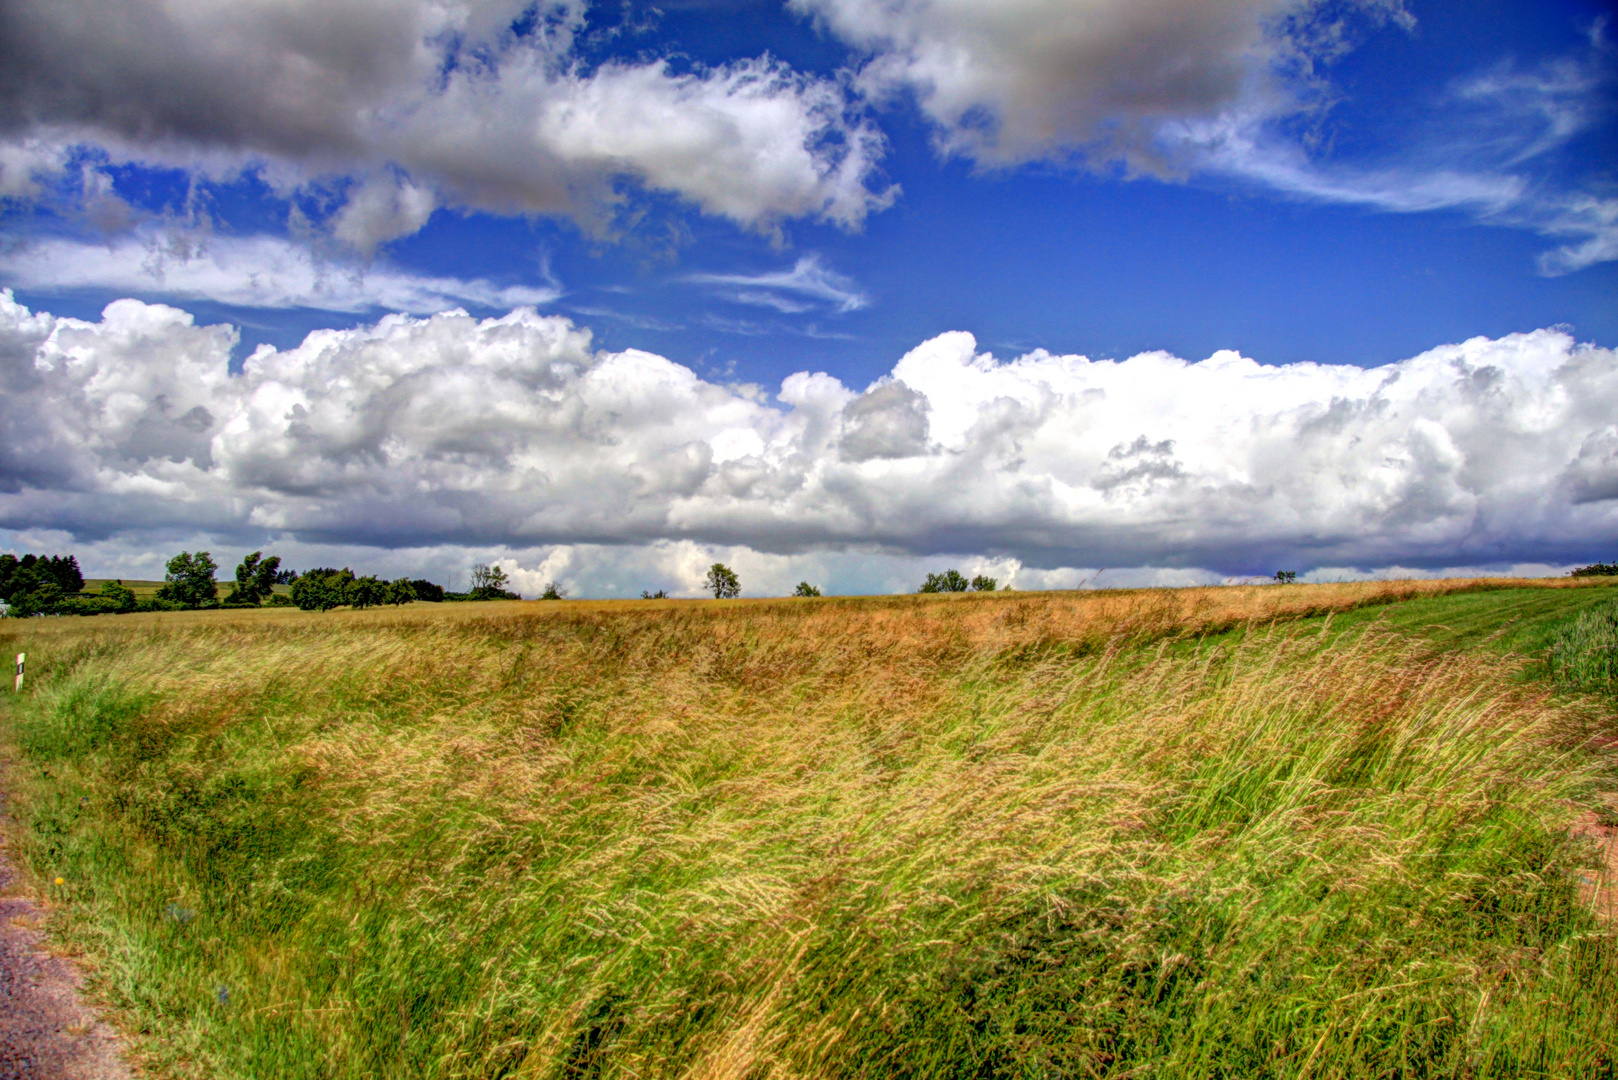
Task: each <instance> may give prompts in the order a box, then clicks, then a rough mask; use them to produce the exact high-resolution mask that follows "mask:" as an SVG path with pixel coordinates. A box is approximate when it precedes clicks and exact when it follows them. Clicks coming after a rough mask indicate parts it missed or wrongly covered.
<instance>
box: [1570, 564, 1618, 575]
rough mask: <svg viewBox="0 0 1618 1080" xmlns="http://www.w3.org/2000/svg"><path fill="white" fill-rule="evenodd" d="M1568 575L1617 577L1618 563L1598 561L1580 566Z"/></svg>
mask: <svg viewBox="0 0 1618 1080" xmlns="http://www.w3.org/2000/svg"><path fill="white" fill-rule="evenodd" d="M1568 576H1569V577H1618V563H1610V562H1598V563H1591V564H1590V565H1589V566H1581V567H1579V568H1578V569H1577V570H1574V571H1573V572H1572V573H1571V574H1569V575H1568Z"/></svg>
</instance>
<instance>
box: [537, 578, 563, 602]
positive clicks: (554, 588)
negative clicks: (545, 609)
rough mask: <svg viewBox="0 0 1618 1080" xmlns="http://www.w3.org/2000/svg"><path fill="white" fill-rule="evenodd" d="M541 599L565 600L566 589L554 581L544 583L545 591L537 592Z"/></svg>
mask: <svg viewBox="0 0 1618 1080" xmlns="http://www.w3.org/2000/svg"><path fill="white" fill-rule="evenodd" d="M539 598H540V599H541V600H566V599H567V591H566V590H565V589H563V588H562V587H561V586H560V585H558V584H556V582H554V581H547V582H546V583H545V591H544V592H542V593H540V594H539Z"/></svg>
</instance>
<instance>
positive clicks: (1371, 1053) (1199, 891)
mask: <svg viewBox="0 0 1618 1080" xmlns="http://www.w3.org/2000/svg"><path fill="white" fill-rule="evenodd" d="M1377 595H1378V594H1376V593H1375V592H1374V591H1370V590H1366V589H1359V590H1357V591H1356V590H1355V589H1352V588H1348V589H1339V590H1331V589H1319V588H1317V589H1313V590H1312V591H1311V590H1310V589H1306V588H1305V587H1297V588H1296V589H1265V590H1187V591H1183V592H1177V593H1163V592H1141V593H1134V594H1127V595H1124V594H1112V595H1102V596H1097V597H1089V598H1085V597H1072V596H1071V595H1069V596H1046V597H1040V596H1014V597H983V598H977V597H963V598H941V599H938V600H933V601H915V600H910V599H904V600H877V601H866V602H848V601H841V602H839V601H830V602H826V603H814V602H810V603H773V604H772V603H756V604H751V605H692V604H664V605H610V604H597V605H584V604H580V605H550V606H539V605H517V604H511V605H502V606H499V607H498V608H496V607H495V606H492V605H491V606H490V608H488V609H485V610H484V611H482V612H467V611H466V610H465V608H466V607H469V605H467V606H461V605H457V606H455V608H451V609H448V610H445V611H442V612H439V611H431V610H419V609H424V608H425V606H424V605H415V606H413V607H412V608H411V609H406V610H405V611H403V612H388V613H370V612H367V613H337V614H335V615H332V616H326V617H324V618H322V617H315V616H307V615H303V614H302V613H296V612H290V613H289V612H262V613H241V614H233V613H222V612H221V613H199V614H197V615H193V616H180V617H172V616H129V617H121V618H119V619H103V620H33V621H31V623H30V624H29V625H27V626H24V627H21V628H7V629H15V632H14V633H13V634H12V637H13V639H14V640H16V642H17V643H18V644H19V645H21V644H23V640H22V639H21V638H18V637H17V634H19V633H24V634H29V635H32V638H31V640H29V642H28V648H29V651H30V656H31V660H30V663H31V670H32V671H34V672H36V675H35V676H33V677H34V678H35V679H36V683H35V686H36V689H35V690H34V691H33V692H32V693H30V694H29V695H26V696H25V698H24V700H23V701H22V702H21V703H20V704H18V705H16V706H14V707H13V708H12V709H11V711H10V712H9V713H8V714H7V717H6V724H7V728H8V731H9V732H10V736H11V738H12V739H13V740H14V741H15V743H16V744H17V746H18V748H19V750H20V751H21V753H22V755H23V758H22V761H21V762H20V764H19V765H18V767H17V768H16V770H15V772H14V776H13V778H12V782H13V783H12V786H13V787H15V788H18V789H20V794H21V796H22V799H21V802H22V805H23V807H24V812H25V814H26V816H25V818H24V819H23V821H22V823H21V824H22V825H23V826H24V828H23V830H22V831H21V832H20V835H19V836H18V841H19V843H20V845H21V850H22V853H23V854H24V855H25V857H26V858H27V859H28V860H29V862H30V864H31V865H32V867H33V869H34V871H35V872H36V873H37V874H39V875H40V876H41V877H42V878H46V879H49V878H50V877H54V876H55V875H58V874H60V875H62V876H63V877H64V878H65V880H66V884H64V886H62V887H61V888H60V889H57V890H56V897H57V899H59V900H60V901H62V902H63V903H64V904H65V905H66V906H65V907H64V933H66V934H67V936H68V937H69V938H71V939H72V940H74V941H76V942H78V943H79V944H81V945H83V946H84V947H86V948H87V949H88V950H89V951H90V953H91V954H92V955H93V956H95V957H96V958H97V959H98V960H99V963H100V973H99V985H100V987H101V988H102V990H103V992H104V993H105V994H106V995H107V996H108V997H109V998H110V999H111V1000H113V1001H114V1002H115V1003H117V1004H118V1005H119V1006H120V1007H121V1008H123V1009H124V1010H126V1011H127V1013H128V1015H130V1016H131V1017H132V1018H133V1019H134V1021H135V1022H136V1023H139V1024H143V1025H149V1027H150V1029H151V1030H152V1031H153V1032H155V1033H156V1034H157V1035H158V1036H160V1038H158V1039H156V1040H154V1042H153V1044H152V1045H153V1046H154V1047H156V1048H157V1049H158V1051H159V1052H161V1050H162V1048H163V1047H165V1046H167V1047H170V1048H173V1053H174V1054H175V1058H174V1060H175V1061H179V1060H184V1059H187V1058H189V1059H192V1060H194V1061H196V1062H199V1063H200V1064H199V1065H198V1066H197V1072H198V1073H199V1074H200V1075H208V1076H254V1077H272V1076H275V1077H279V1076H300V1077H301V1076H308V1077H325V1076H333V1077H335V1076H344V1077H348V1076H353V1077H360V1076H367V1077H368V1076H398V1077H405V1076H478V1077H484V1076H503V1075H523V1076H558V1077H561V1076H586V1075H614V1076H616V1075H623V1076H629V1075H636V1076H711V1077H720V1076H733V1077H742V1076H762V1075H774V1076H792V1075H798V1076H888V1075H910V1076H940V1077H942V1076H951V1077H954V1076H963V1077H964V1076H998V1075H1004V1076H1029V1077H1033V1076H1050V1075H1089V1074H1097V1075H1100V1074H1109V1073H1110V1074H1122V1073H1124V1072H1127V1071H1129V1070H1132V1069H1138V1068H1150V1069H1152V1070H1154V1071H1155V1072H1156V1073H1157V1074H1158V1075H1170V1076H1207V1075H1218V1074H1223V1075H1231V1076H1237V1075H1240V1076H1247V1075H1304V1074H1312V1075H1323V1074H1331V1075H1344V1076H1348V1075H1364V1076H1370V1075H1387V1074H1388V1073H1389V1072H1402V1073H1404V1074H1406V1075H1415V1074H1433V1075H1455V1074H1460V1073H1466V1072H1468V1071H1473V1072H1477V1073H1479V1074H1490V1075H1575V1074H1594V1073H1598V1072H1601V1071H1603V1070H1605V1071H1608V1072H1610V1071H1611V1070H1612V1069H1613V1067H1614V1061H1615V1054H1618V1048H1615V1042H1614V1040H1615V1036H1614V1032H1615V1031H1618V942H1615V940H1614V938H1613V936H1612V935H1611V932H1610V931H1609V930H1605V929H1603V928H1602V927H1601V926H1600V925H1599V924H1598V923H1597V922H1596V921H1595V920H1594V919H1593V918H1592V917H1591V916H1590V914H1589V912H1588V911H1587V910H1585V909H1584V908H1583V907H1582V905H1581V904H1580V902H1579V900H1578V898H1577V895H1576V891H1575V889H1574V887H1573V885H1572V877H1571V875H1572V873H1573V872H1574V871H1575V870H1576V869H1577V868H1578V867H1579V866H1581V865H1584V862H1585V860H1587V855H1588V853H1587V852H1584V851H1581V850H1580V849H1579V847H1578V846H1577V845H1576V844H1575V843H1573V842H1571V841H1569V840H1568V838H1567V836H1566V833H1565V826H1566V822H1567V821H1568V820H1569V819H1570V818H1571V816H1572V814H1573V813H1574V812H1575V810H1576V809H1577V808H1578V807H1579V806H1582V805H1586V804H1588V803H1590V801H1591V800H1592V799H1593V798H1594V797H1595V795H1596V793H1597V792H1598V790H1599V789H1600V788H1601V787H1602V786H1603V785H1609V784H1610V782H1609V778H1608V777H1607V775H1606V773H1605V772H1604V771H1603V767H1602V766H1601V765H1600V763H1599V762H1598V761H1597V760H1596V759H1594V758H1593V757H1592V756H1590V755H1588V754H1584V753H1582V752H1579V751H1576V750H1571V749H1568V748H1570V747H1574V746H1577V745H1579V744H1581V743H1582V742H1583V740H1584V736H1585V735H1586V733H1587V732H1588V731H1589V730H1590V729H1591V728H1592V727H1593V726H1596V725H1600V724H1603V723H1609V722H1610V719H1611V716H1610V712H1607V713H1603V712H1602V711H1600V710H1599V709H1598V708H1597V707H1596V706H1594V705H1592V704H1589V703H1585V702H1581V701H1578V700H1566V701H1563V700H1555V699H1551V698H1549V697H1548V696H1547V695H1546V693H1545V692H1544V691H1543V690H1542V689H1541V688H1540V687H1539V686H1538V685H1534V684H1524V683H1522V682H1521V681H1520V680H1519V679H1518V678H1517V675H1518V672H1519V671H1520V670H1521V668H1520V665H1515V664H1509V663H1508V664H1502V663H1501V662H1500V660H1499V659H1498V658H1497V657H1498V653H1497V652H1496V651H1494V650H1493V649H1484V650H1479V649H1477V648H1473V647H1472V646H1474V645H1477V644H1479V643H1484V644H1492V645H1493V646H1495V647H1496V648H1498V647H1499V646H1500V645H1501V644H1502V643H1503V642H1505V641H1507V639H1508V637H1509V635H1507V636H1502V637H1495V638H1492V639H1491V637H1490V635H1491V634H1492V633H1493V630H1492V629H1491V627H1498V626H1499V625H1500V621H1501V619H1502V618H1505V617H1508V616H1511V615H1516V616H1519V617H1518V618H1517V620H1516V622H1514V623H1512V624H1511V625H1512V626H1514V627H1516V628H1517V629H1515V630H1513V631H1511V633H1512V634H1520V635H1523V636H1522V637H1521V639H1520V640H1521V641H1524V642H1528V641H1533V640H1538V638H1536V637H1535V635H1540V636H1543V634H1544V633H1548V632H1549V630H1548V627H1549V626H1551V625H1552V624H1553V623H1554V622H1556V621H1557V620H1560V619H1563V618H1565V617H1566V616H1567V615H1568V614H1569V613H1571V612H1573V611H1575V610H1576V609H1579V608H1582V607H1585V606H1588V605H1589V604H1590V603H1594V602H1597V601H1598V600H1606V599H1607V598H1609V597H1610V596H1611V595H1612V593H1611V592H1610V591H1609V590H1605V589H1603V590H1599V591H1587V590H1582V591H1581V590H1556V591H1552V590H1542V589H1541V590H1511V591H1496V592H1474V593H1470V594H1467V595H1462V596H1447V597H1446V596H1437V597H1429V598H1426V599H1417V600H1410V601H1407V602H1405V603H1403V604H1400V605H1395V606H1393V607H1382V608H1365V609H1362V610H1359V611H1355V612H1352V613H1348V614H1340V615H1337V616H1335V617H1334V619H1333V627H1334V628H1335V629H1336V630H1338V631H1340V632H1338V633H1333V634H1329V635H1323V634H1320V633H1318V632H1317V630H1318V624H1317V623H1311V622H1309V621H1305V622H1300V623H1292V624H1284V625H1282V626H1280V627H1279V628H1269V629H1257V630H1252V631H1249V632H1245V633H1237V634H1226V635H1223V636H1222V637H1220V638H1215V639H1207V640H1205V641H1204V643H1203V645H1202V646H1201V647H1199V648H1195V649H1190V650H1187V649H1185V648H1182V647H1179V646H1177V645H1175V643H1174V641H1173V640H1172V638H1171V637H1165V636H1164V635H1168V634H1172V633H1173V632H1174V631H1175V629H1176V628H1177V627H1183V626H1187V625H1189V626H1193V627H1197V626H1200V627H1203V628H1206V629H1212V630H1218V629H1220V628H1223V627H1225V626H1228V625H1229V624H1230V623H1231V622H1232V621H1233V620H1235V619H1239V618H1240V617H1242V616H1243V613H1246V614H1248V615H1253V616H1260V617H1262V616H1267V615H1271V614H1276V613H1283V612H1288V611H1290V612H1293V613H1305V612H1308V611H1312V610H1322V609H1327V608H1331V607H1334V606H1349V605H1352V604H1356V603H1364V602H1367V601H1370V600H1374V599H1376V597H1377ZM1352 623H1358V624H1359V625H1357V626H1350V625H1348V624H1352ZM1388 623H1393V624H1397V625H1401V626H1408V627H1411V628H1413V629H1418V630H1421V632H1422V635H1423V636H1416V637H1400V636H1395V635H1392V634H1390V633H1388V632H1387V630H1386V624H1388ZM37 624H49V625H37ZM1433 625H1443V626H1447V627H1448V628H1449V630H1447V631H1433V630H1431V629H1430V627H1431V626H1433ZM1423 628H1429V629H1423ZM1120 632H1122V633H1124V634H1126V635H1133V636H1132V637H1127V636H1126V637H1125V638H1119V637H1118V636H1117V635H1118V634H1119V633H1120ZM1446 635H1447V636H1446ZM1435 642H1436V643H1439V644H1440V645H1441V646H1445V647H1442V648H1440V649H1437V650H1435V649H1434V647H1433V646H1434V643H1435ZM1457 645H1464V646H1467V648H1464V649H1455V648H1450V647H1448V646H1457ZM36 664H37V666H32V665H36ZM175 1067H176V1068H178V1066H177V1065H176V1066H175Z"/></svg>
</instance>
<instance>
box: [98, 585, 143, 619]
mask: <svg viewBox="0 0 1618 1080" xmlns="http://www.w3.org/2000/svg"><path fill="white" fill-rule="evenodd" d="M101 598H102V599H103V600H105V601H106V602H107V603H109V604H110V605H111V606H112V610H113V611H114V612H115V613H117V614H119V615H123V614H127V613H128V612H131V611H134V610H135V605H136V600H135V592H134V590H133V589H130V588H129V587H128V586H126V585H125V584H124V583H123V582H121V581H104V582H102V583H101Z"/></svg>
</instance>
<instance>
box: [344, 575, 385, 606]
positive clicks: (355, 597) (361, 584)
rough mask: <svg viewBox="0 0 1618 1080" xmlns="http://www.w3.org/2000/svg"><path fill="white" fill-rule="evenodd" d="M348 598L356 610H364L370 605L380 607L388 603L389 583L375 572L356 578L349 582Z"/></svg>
mask: <svg viewBox="0 0 1618 1080" xmlns="http://www.w3.org/2000/svg"><path fill="white" fill-rule="evenodd" d="M346 599H347V600H348V602H349V605H350V606H352V607H353V608H354V610H356V611H363V610H364V609H365V608H368V607H378V606H380V605H382V604H385V603H387V600H388V584H387V583H386V582H384V581H382V580H381V579H380V578H378V577H377V576H376V575H375V574H366V575H365V576H364V577H362V578H355V579H354V580H353V581H350V582H349V583H348V590H347V594H346Z"/></svg>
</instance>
